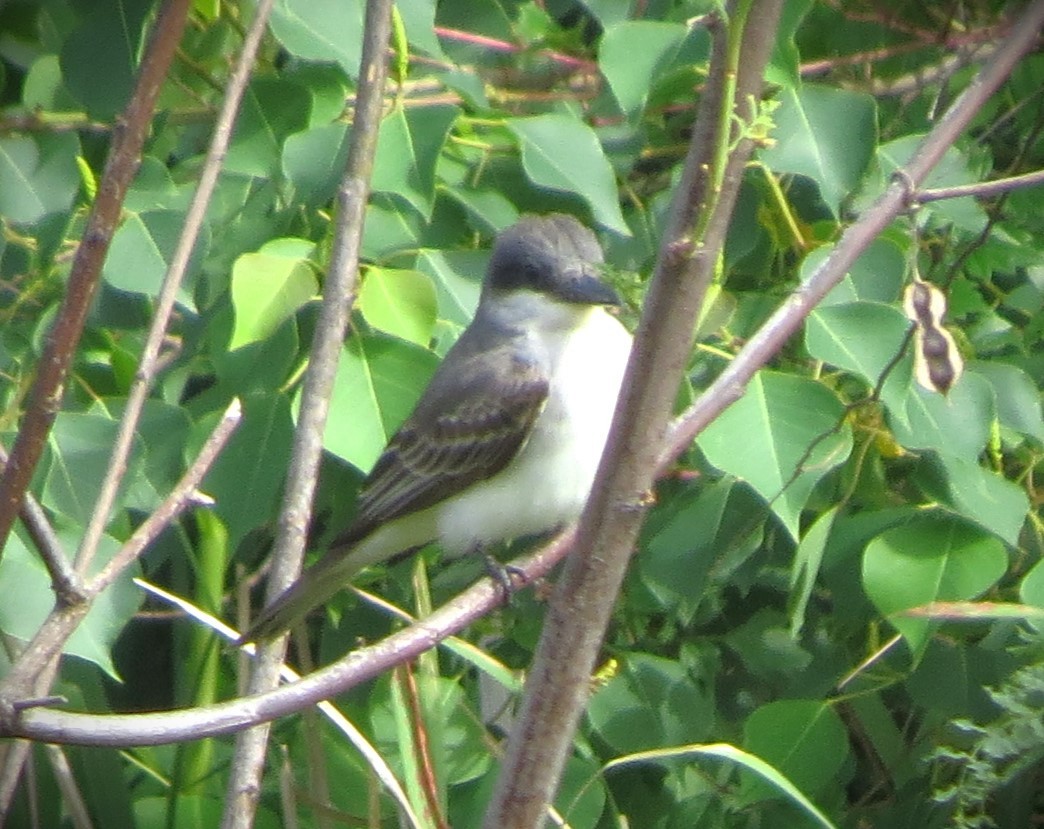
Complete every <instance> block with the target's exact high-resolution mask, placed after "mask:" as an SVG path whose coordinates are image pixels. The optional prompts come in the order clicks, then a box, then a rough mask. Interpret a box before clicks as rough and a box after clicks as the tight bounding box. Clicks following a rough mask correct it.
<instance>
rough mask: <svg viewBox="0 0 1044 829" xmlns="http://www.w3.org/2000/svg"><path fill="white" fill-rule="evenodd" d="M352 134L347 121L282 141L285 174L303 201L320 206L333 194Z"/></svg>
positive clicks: (294, 135)
mask: <svg viewBox="0 0 1044 829" xmlns="http://www.w3.org/2000/svg"><path fill="white" fill-rule="evenodd" d="M349 135H350V132H349V130H348V127H347V125H346V124H326V125H325V126H322V127H313V128H312V129H310V130H306V131H305V132H298V133H294V134H293V135H291V136H290V137H289V138H287V139H286V141H285V142H283V159H282V165H283V175H284V176H286V178H287V180H288V181H289V182H290V184H292V185H293V188H294V195H295V196H296V197H297V198H298V199H300V200H301V201H302V202H304V203H305V204H307V205H309V206H312V207H317V206H318V205H321V204H325V203H326V202H328V201H330V199H332V198H333V195H334V193H335V192H336V190H337V183H338V181H340V178H341V175H342V173H343V172H344V165H345V162H346V161H347V159H348V136H349Z"/></svg>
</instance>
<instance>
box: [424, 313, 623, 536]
mask: <svg viewBox="0 0 1044 829" xmlns="http://www.w3.org/2000/svg"><path fill="white" fill-rule="evenodd" d="M580 316H581V318H580V319H579V320H577V319H574V320H573V324H572V326H571V327H570V328H569V329H566V330H562V331H557V332H548V331H544V332H541V333H540V334H537V335H534V338H533V340H538V341H539V342H538V343H534V347H539V348H543V349H544V350H545V356H546V358H547V359H548V361H549V364H550V390H549V396H548V400H547V404H546V406H545V408H544V410H543V412H542V413H541V414H540V417H539V418H538V419H537V421H536V424H535V425H534V428H533V433H532V435H531V436H530V438H529V440H528V441H527V443H526V444H525V446H524V447H523V448H522V450H521V452H520V453H519V455H518V456H517V457H516V458H515V459H514V460H513V461H512V462H511V464H509V465H508V467H507V468H506V469H504V470H503V471H502V472H501V473H499V474H498V475H496V476H494V477H493V478H491V479H489V480H488V481H486V482H484V483H482V484H478V485H475V486H473V487H471V488H470V489H469V490H468V491H467V492H464V493H462V494H461V495H458V496H456V497H454V498H451V499H449V500H448V501H446V502H445V503H443V504H442V505H440V506H439V507H438V508H437V510H438V516H437V525H438V534H439V538H440V541H441V542H442V546H443V548H444V549H445V550H446V551H448V552H458V553H463V552H468V551H471V550H472V549H474V548H476V547H478V546H481V545H484V544H488V543H491V542H497V541H502V540H507V539H511V538H517V537H520V536H524V535H530V534H534V533H540V532H544V531H547V530H550V529H553V528H555V527H557V526H561V525H564V524H567V523H569V522H571V521H573V520H575V519H576V518H577V517H579V515H580V512H581V510H582V509H583V507H584V504H585V503H586V501H587V496H588V494H589V493H590V490H591V484H592V483H593V481H594V476H595V473H596V472H597V470H598V464H599V461H600V459H601V456H602V450H603V449H604V447H605V441H606V437H607V436H608V433H609V426H610V424H611V422H612V417H613V411H614V409H615V406H616V399H617V397H618V396H619V391H620V384H621V382H622V380H623V373H624V369H625V368H626V365H627V358H628V356H629V354H630V350H631V335H630V334H629V333H628V332H627V330H626V329H625V328H624V327H623V326H622V325H621V324H620V322H619V321H618V320H617V319H616V318H615V317H612V316H610V315H609V314H608V313H606V311H605V310H604V309H602V308H590V309H585V310H584V311H583V312H582V314H581V315H580ZM578 321H579V323H580V324H577V322H578Z"/></svg>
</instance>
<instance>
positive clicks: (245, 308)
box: [228, 238, 319, 351]
mask: <svg viewBox="0 0 1044 829" xmlns="http://www.w3.org/2000/svg"><path fill="white" fill-rule="evenodd" d="M314 253H315V245H314V244H313V243H312V242H309V241H308V240H307V239H290V238H288V239H273V240H272V241H271V242H269V243H268V244H266V245H265V246H264V247H263V248H261V250H259V251H258V252H257V253H244V254H243V255H242V256H240V257H239V258H238V259H236V264H235V265H234V266H233V267H232V306H233V307H234V308H235V312H236V324H235V328H234V329H233V331H232V341H231V342H230V343H229V345H228V348H229V350H230V351H232V350H235V349H237V348H240V347H241V346H244V345H246V344H248V343H253V342H258V341H260V340H264V339H265V338H267V337H268V336H270V335H271V334H272V333H273V332H274V331H275V330H276V329H277V328H278V327H279V326H280V325H282V324H283V322H285V321H286V320H287V319H289V318H290V317H292V316H293V315H294V314H296V313H297V311H298V310H299V309H300V308H301V307H302V306H303V305H305V304H306V303H307V302H309V301H310V300H311V299H312V298H313V297H314V296H315V295H316V293H318V291H319V281H318V280H317V279H316V276H315V268H314V266H313V265H312V262H311V259H310V257H312V256H313V255H314Z"/></svg>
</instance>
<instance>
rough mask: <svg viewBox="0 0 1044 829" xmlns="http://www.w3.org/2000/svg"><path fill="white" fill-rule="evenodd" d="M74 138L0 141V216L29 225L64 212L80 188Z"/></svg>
mask: <svg viewBox="0 0 1044 829" xmlns="http://www.w3.org/2000/svg"><path fill="white" fill-rule="evenodd" d="M79 148H80V143H79V141H77V140H76V136H75V135H73V134H65V135H42V136H38V137H35V138H30V137H27V136H19V135H12V136H8V137H0V216H3V217H4V218H5V219H7V220H8V221H11V222H14V223H16V224H30V223H32V222H36V221H38V220H39V219H42V218H43V217H44V216H46V215H47V214H49V213H58V212H65V211H67V210H69V209H70V207H71V206H72V201H73V198H74V197H75V196H76V193H77V191H78V190H79V188H80V174H79V171H78V170H77V169H76V156H77V155H78V154H79V151H80V149H79Z"/></svg>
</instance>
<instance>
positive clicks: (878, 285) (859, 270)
mask: <svg viewBox="0 0 1044 829" xmlns="http://www.w3.org/2000/svg"><path fill="white" fill-rule="evenodd" d="M833 250H834V246H833V245H830V244H827V245H822V246H820V247H818V248H816V249H815V250H814V251H812V252H811V253H810V254H809V255H808V256H806V257H805V259H804V261H803V262H802V263H801V281H802V282H807V281H808V279H809V278H810V277H811V276H812V274H813V273H814V272H815V270H816V269H817V268H818V267H819V266H820V265H821V264H822V263H823V262H824V261H825V260H826V258H827V257H828V256H830V254H831V253H832V252H833ZM906 271H907V260H906V254H905V253H904V252H903V250H902V249H901V248H900V247H899V246H898V245H897V244H896V243H895V242H894V241H892V240H890V239H881V238H877V239H875V240H874V241H873V242H871V243H870V245H869V246H868V247H867V249H866V250H864V251H863V252H862V253H861V254H859V258H858V259H856V261H855V262H853V263H852V267H851V268H849V271H848V273H847V274H845V278H844V279H843V280H842V281H841V282H840V283H839V284H838V285H836V286H834V287H833V288H832V289H831V290H830V293H828V294H827V295H826V296H825V297H824V298H823V301H822V302H821V303H819V306H818V307H819V308H825V307H827V306H829V305H843V304H847V303H850V302H856V301H863V302H882V303H893V302H895V301H896V300H897V299H898V298H899V295H900V293H901V291H902V288H903V286H904V285H905V284H906Z"/></svg>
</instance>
